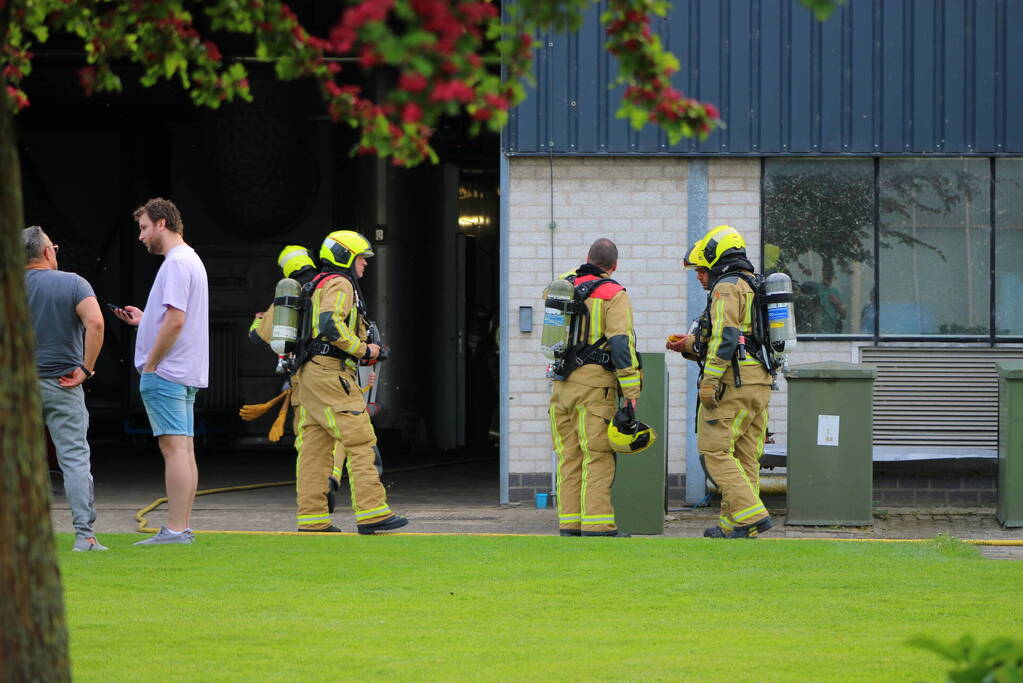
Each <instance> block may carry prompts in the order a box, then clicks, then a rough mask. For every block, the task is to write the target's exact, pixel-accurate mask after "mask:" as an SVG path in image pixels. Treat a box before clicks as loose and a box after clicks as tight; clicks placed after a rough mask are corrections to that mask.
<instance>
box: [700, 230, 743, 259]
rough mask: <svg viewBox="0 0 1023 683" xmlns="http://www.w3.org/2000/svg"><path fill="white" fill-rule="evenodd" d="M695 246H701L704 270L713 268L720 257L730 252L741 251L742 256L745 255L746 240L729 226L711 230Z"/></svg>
mask: <svg viewBox="0 0 1023 683" xmlns="http://www.w3.org/2000/svg"><path fill="white" fill-rule="evenodd" d="M696 244H697V245H698V246H699V245H702V249H701V251H702V252H703V260H704V262H706V264H707V265H706V266H704V267H705V268H713V267H714V266H715V265H716V264H717V262H718V261H720V260H721V257H723V256H725V255H726V254H730V253H732V252H736V251H741V252H742V255H743V256H745V255H746V240H744V239H743V238H742V235H740V234H739V231H738V230H736V229H735V228H733V227H732V226H730V225H719V226H717V227H715V228H711V230H710V231H709V232H708V233H707V234H706V235H704V237H703V239H702V240H700V241H699V242H697V243H696Z"/></svg>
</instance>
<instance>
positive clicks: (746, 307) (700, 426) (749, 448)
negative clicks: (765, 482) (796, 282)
mask: <svg viewBox="0 0 1023 683" xmlns="http://www.w3.org/2000/svg"><path fill="white" fill-rule="evenodd" d="M755 301H756V297H755V294H754V292H753V289H752V288H751V287H750V285H749V284H748V283H747V282H746V281H745V280H744V279H743V278H741V277H739V276H738V275H734V274H732V275H730V274H725V275H723V276H722V277H720V278H718V280H717V282H716V283H715V284H714V286H713V288H712V290H711V292H710V294H709V296H708V305H707V309H706V311H705V312H704V314H703V319H702V320H701V324H700V329H701V337H700V339H699V340H698V342H697V344H696V347H695V349H690V350H689V351H691V352H695V353H696V355H697V356H698V357H700V358H702V359H703V361H704V366H703V375H702V376H701V378H700V382H701V384H703V383H704V382H705V380H707V379H714V378H716V379H717V380H718V381H719V382H720V383H719V384H718V387H717V394H716V398H717V405H716V406H708V405H705V404H704V403H703V402H701V404H700V406H699V408H698V417H697V443H698V448H699V450H700V457H701V459H702V461H703V464H704V468H705V469H706V470H707V475H708V476H709V477H710V478H711V480H712V481H713V482H714V483H715V484H716V485H717V486H718V488H719V489H720V491H721V516H720V519H719V526H720V527H721V530H722V531H723V532H725V533H726V534H728V533H730V532H731V531H732V530H733V529H734V528H735V527H737V526H747V525H750V524H754V523H756V522H758V521H760V520H761V519H763V518H764V517H767V516H768V513H767V509H766V508H765V507H764V504H763V502H762V501H761V500H760V458H761V456H762V455H763V453H764V438H765V436H766V433H767V407H768V403H769V401H770V398H771V385H772V384H773V381H774V380H773V377H772V376H771V374H770V373H769V372H768V371H767V368H766V367H765V365H764V364H763V363H762V362H761V361H760V360H758V359H757V358H756V357H755V352H756V349H753V348H752V344H751V345H750V346H751V348H746V345H745V341H746V340H747V339H750V338H751V333H752V331H753V323H754V320H753V316H755V315H757V311H756V308H755ZM736 372H738V377H736Z"/></svg>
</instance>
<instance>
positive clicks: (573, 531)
mask: <svg viewBox="0 0 1023 683" xmlns="http://www.w3.org/2000/svg"><path fill="white" fill-rule="evenodd" d="M580 534H582V532H581V531H579V530H578V529H558V536H579V535H580Z"/></svg>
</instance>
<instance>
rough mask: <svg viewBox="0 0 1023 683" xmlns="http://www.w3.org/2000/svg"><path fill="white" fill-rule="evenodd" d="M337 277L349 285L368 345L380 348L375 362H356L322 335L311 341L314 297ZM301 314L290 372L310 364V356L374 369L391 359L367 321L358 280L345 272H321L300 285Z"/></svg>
mask: <svg viewBox="0 0 1023 683" xmlns="http://www.w3.org/2000/svg"><path fill="white" fill-rule="evenodd" d="M336 277H343V278H345V279H347V280H348V281H349V282H351V283H352V288H353V289H354V290H355V309H356V312H357V315H358V318H359V319H360V320H362V321H363V322H364V323H365V324H366V329H367V343H370V344H377V345H378V346H380V354H379V355H378V356H377V357H376V358H373V359H368V358H366V359H360V358H356V357H355V356H353V355H351V354H348V353H345V352H344V351H342V350H341V349H339V348H337V347H336V346H334V345H333V344H331V343H329V342H328V341H327V339H326V337H325V336H324V335H323V334H320V335H319V336H318V337H317V338H316V339H313V320H312V299H313V293H314V292H315V291H316V290H318V289H321V288H322V287H323V286H324V285H326V284H327V282H329V281H330V280H333V279H334V278H336ZM301 311H302V324H301V327H300V330H299V336H298V340H297V342H296V351H295V359H294V369H293V371H294V370H297V369H298V368H300V367H302V365H304V364H305V363H306V361H308V360H310V359H311V358H312V357H313V356H329V357H331V358H339V359H341V360H342V361H344V360H348V359H351V360H352V361H353V362H355V363H359V364H362V365H375V364H376V363H378V362H380V361H383V360H387V357H388V356H389V355H390V349H389V348H388V347H386V346H384V345H383V344H382V340H381V338H380V331H379V329H378V328H377V325H376V323H375V322H373V321H372V320H370V319H369V316H368V312H367V309H366V298H365V297H364V296H363V295H362V289H361V288H360V287H359V280H358V278H356V277H353V276H352V274H351V273H349V272H347V269H346V270H344V271H337V270H324V271H321V272H320V273H318V274H317V275H316V277H314V278H313V279H312V280H310V281H309V282H307V283H306V284H305V285H303V286H302V302H301Z"/></svg>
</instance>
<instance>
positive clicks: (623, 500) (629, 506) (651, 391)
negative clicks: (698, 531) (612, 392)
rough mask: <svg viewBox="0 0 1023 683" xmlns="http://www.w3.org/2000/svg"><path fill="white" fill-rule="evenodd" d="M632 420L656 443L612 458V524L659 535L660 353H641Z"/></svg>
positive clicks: (663, 420)
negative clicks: (651, 433)
mask: <svg viewBox="0 0 1023 683" xmlns="http://www.w3.org/2000/svg"><path fill="white" fill-rule="evenodd" d="M636 417H637V418H638V419H639V420H640V421H642V422H645V423H647V424H648V425H650V426H651V427H653V428H654V431H655V432H657V440H656V441H655V442H654V445H653V446H651V447H650V448H648V449H646V450H645V451H643V452H642V453H637V454H635V455H622V454H621V453H619V454H617V455H616V456H615V458H616V460H617V467H616V469H615V480H614V484H612V485H611V504H612V505H614V508H615V523H616V524H618V529H619V531H621V532H623V533H627V534H661V533H664V512H665V500H666V497H665V484H666V481H667V469H666V468H667V462H668V461H667V453H668V369H667V366H666V364H665V362H664V354H663V353H645V352H644V353H643V394H642V395H641V396H640V399H639V406H638V410H637V411H636Z"/></svg>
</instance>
